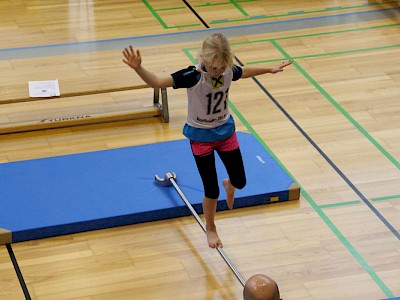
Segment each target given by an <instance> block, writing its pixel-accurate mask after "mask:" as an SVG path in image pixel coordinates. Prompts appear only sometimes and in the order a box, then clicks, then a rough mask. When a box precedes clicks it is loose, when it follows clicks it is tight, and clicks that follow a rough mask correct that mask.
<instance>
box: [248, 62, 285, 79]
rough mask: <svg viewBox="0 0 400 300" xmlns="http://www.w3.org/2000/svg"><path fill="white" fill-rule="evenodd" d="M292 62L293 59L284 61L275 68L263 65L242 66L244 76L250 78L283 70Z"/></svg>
mask: <svg viewBox="0 0 400 300" xmlns="http://www.w3.org/2000/svg"><path fill="white" fill-rule="evenodd" d="M291 64H292V61H291V60H287V61H283V62H281V63H280V64H279V65H278V66H276V67H273V68H268V67H262V66H243V67H242V71H243V73H242V78H249V77H253V76H257V75H262V74H266V73H271V74H276V73H278V72H282V71H283V69H284V68H285V67H287V66H289V65H291Z"/></svg>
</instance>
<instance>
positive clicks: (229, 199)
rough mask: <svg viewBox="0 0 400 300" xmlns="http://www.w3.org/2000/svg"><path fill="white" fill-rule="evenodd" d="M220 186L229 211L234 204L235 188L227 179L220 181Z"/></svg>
mask: <svg viewBox="0 0 400 300" xmlns="http://www.w3.org/2000/svg"><path fill="white" fill-rule="evenodd" d="M222 185H223V186H224V188H225V192H226V204H227V205H228V208H229V209H232V208H233V203H234V202H235V187H234V186H233V185H232V184H231V182H230V181H229V179H224V180H222Z"/></svg>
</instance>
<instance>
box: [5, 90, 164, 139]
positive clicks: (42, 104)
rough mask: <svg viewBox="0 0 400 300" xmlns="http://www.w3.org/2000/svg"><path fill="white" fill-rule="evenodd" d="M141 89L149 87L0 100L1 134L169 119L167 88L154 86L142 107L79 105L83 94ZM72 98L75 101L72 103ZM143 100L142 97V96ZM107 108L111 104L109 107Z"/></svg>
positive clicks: (94, 95)
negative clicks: (149, 101)
mask: <svg viewBox="0 0 400 300" xmlns="http://www.w3.org/2000/svg"><path fill="white" fill-rule="evenodd" d="M140 89H150V88H149V87H148V86H147V85H139V86H133V87H120V88H114V89H104V90H97V91H84V92H71V93H66V94H62V95H61V96H60V97H55V98H45V99H43V98H41V99H36V98H35V99H32V98H16V99H10V100H8V101H2V102H1V105H0V108H1V112H0V134H8V133H18V132H27V131H36V130H44V129H54V128H63V127H72V126H80V125H91V124H100V123H110V122H120V121H127V120H135V119H142V118H151V117H160V118H161V119H162V120H163V122H165V123H168V122H169V110H168V96H167V90H166V89H154V92H153V101H152V105H146V106H142V107H129V106H128V105H126V103H125V104H124V105H118V104H115V105H114V104H113V105H108V104H107V105H103V106H104V108H102V109H100V108H99V106H101V104H96V102H94V103H93V104H91V105H86V106H84V107H79V106H81V105H78V103H80V102H81V99H83V98H93V97H97V98H100V97H101V95H102V94H103V95H104V94H112V93H119V92H130V91H132V92H134V91H137V90H140ZM160 94H161V97H160ZM140 97H142V98H143V97H145V98H147V97H148V96H147V95H145V96H143V95H141V96H140ZM135 101H136V99H135V100H131V101H126V102H131V103H132V104H134V103H135ZM146 101H147V100H146ZM74 102H75V103H77V104H76V105H74ZM142 102H144V101H143V100H142ZM96 105H97V106H98V107H96ZM132 106H134V105H132ZM107 108H110V109H109V111H108V110H107ZM13 115H14V118H13Z"/></svg>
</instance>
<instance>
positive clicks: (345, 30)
mask: <svg viewBox="0 0 400 300" xmlns="http://www.w3.org/2000/svg"><path fill="white" fill-rule="evenodd" d="M396 26H400V23H394V24H385V25H377V26H369V27H361V28H352V29H342V30H334V31H325V32H317V33H308V34H299V35H291V36H284V37H274V38H267V39H258V40H252V41H245V42H233V43H232V46H234V45H247V44H256V43H264V42H271V41H281V40H290V39H301V38H307V37H318V36H324V35H334V34H340V33H351V32H358V31H366V30H374V29H382V28H389V27H396Z"/></svg>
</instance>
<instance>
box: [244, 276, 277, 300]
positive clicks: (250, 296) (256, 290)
mask: <svg viewBox="0 0 400 300" xmlns="http://www.w3.org/2000/svg"><path fill="white" fill-rule="evenodd" d="M243 299H244V300H280V295H279V289H278V285H277V284H276V282H275V281H274V280H273V279H272V278H270V277H268V276H267V275H263V274H256V275H253V276H251V277H250V278H249V279H248V280H247V282H246V285H245V286H244V290H243Z"/></svg>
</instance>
